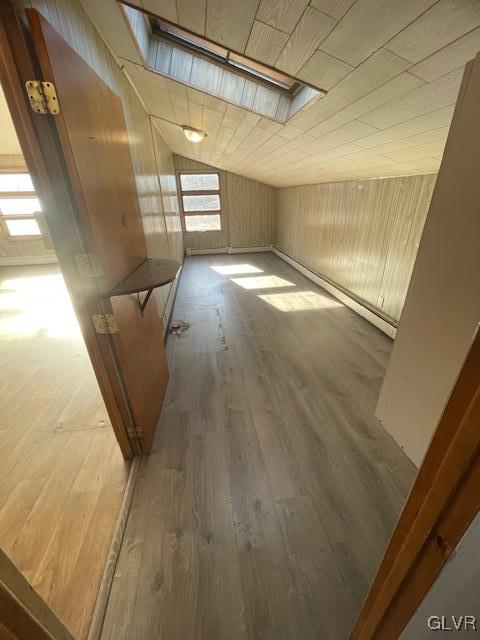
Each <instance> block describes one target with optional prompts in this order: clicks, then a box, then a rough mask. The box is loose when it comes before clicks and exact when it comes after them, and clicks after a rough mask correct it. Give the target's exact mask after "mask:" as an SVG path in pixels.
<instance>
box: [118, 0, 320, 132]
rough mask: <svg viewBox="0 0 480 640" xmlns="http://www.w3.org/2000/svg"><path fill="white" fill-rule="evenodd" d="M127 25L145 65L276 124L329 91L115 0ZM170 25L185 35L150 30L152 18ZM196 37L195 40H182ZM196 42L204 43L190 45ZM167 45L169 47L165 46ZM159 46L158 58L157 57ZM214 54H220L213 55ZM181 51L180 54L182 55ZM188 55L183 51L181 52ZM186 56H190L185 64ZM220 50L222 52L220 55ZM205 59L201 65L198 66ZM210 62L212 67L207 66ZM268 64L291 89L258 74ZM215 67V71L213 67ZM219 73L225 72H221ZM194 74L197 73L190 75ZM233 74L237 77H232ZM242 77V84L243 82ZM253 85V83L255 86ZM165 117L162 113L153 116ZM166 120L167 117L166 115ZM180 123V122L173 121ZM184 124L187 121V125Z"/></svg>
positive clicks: (305, 107)
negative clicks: (244, 66) (247, 68)
mask: <svg viewBox="0 0 480 640" xmlns="http://www.w3.org/2000/svg"><path fill="white" fill-rule="evenodd" d="M116 1H117V3H118V5H119V7H120V9H121V12H122V14H123V17H124V19H125V21H126V23H127V26H128V29H129V31H130V33H131V35H132V38H133V41H134V44H135V47H136V49H137V52H138V55H139V57H140V59H141V60H142V62H143V66H144V68H145V69H146V70H148V71H150V72H152V73H154V74H158V75H160V76H162V77H165V78H168V79H170V80H173V81H175V82H178V83H180V84H183V85H185V86H186V87H190V88H192V89H195V90H196V91H199V92H202V93H205V94H207V95H210V96H213V97H215V98H217V99H219V100H222V101H224V102H227V103H228V104H232V105H234V106H236V107H240V108H241V109H246V110H248V111H250V112H252V113H255V114H258V115H260V116H262V117H264V118H267V119H269V120H272V121H273V122H276V123H279V124H286V123H287V122H289V121H290V119H291V118H293V116H295V115H297V114H298V113H300V112H301V111H304V110H305V109H308V108H310V107H311V106H312V105H313V104H314V103H315V102H316V101H317V100H319V99H321V98H323V97H324V96H325V95H327V91H326V90H324V89H321V88H320V87H318V86H315V85H312V84H311V83H309V82H305V81H304V80H299V79H297V78H295V77H294V76H289V75H288V74H285V73H283V72H282V71H279V70H277V69H275V68H274V67H271V66H269V65H267V64H265V63H263V62H260V61H258V60H255V59H254V58H250V57H248V58H247V57H246V56H244V55H243V54H241V53H238V52H237V51H235V50H234V49H227V48H226V47H223V45H219V44H217V43H216V42H214V41H211V40H209V39H208V38H205V37H204V36H203V35H198V34H196V33H193V32H192V31H190V30H189V29H187V28H184V27H183V26H180V25H177V24H176V23H174V22H172V21H170V20H168V19H166V18H164V17H162V16H160V15H158V14H155V13H153V12H151V11H149V10H147V9H145V8H143V7H139V6H138V5H136V4H135V5H134V4H132V3H131V2H129V1H128V0H116ZM152 18H153V19H154V21H161V22H162V23H164V24H167V25H169V30H171V31H172V32H173V31H175V32H176V33H177V34H180V33H181V34H182V35H184V39H183V40H182V39H181V38H179V39H178V40H177V39H175V40H174V39H173V38H167V37H165V34H164V35H163V36H162V35H161V34H160V35H158V33H153V32H152V27H151V24H152V23H151V19H152ZM187 40H188V41H190V42H192V41H194V42H193V44H190V45H188V44H186V42H187ZM195 42H196V43H197V44H201V45H202V46H203V47H205V49H206V48H208V52H206V51H202V46H198V47H197V46H194V45H195ZM169 49H170V51H169ZM159 51H162V52H161V53H160V58H159V57H158V55H159ZM175 51H177V52H178V55H177V64H176V65H175V66H173V64H172V61H173V56H174V55H175ZM226 51H230V52H231V53H230V57H231V60H232V62H234V63H237V62H238V64H233V63H232V64H227V63H225V60H224V56H225V52H226ZM217 54H218V55H217ZM182 56H183V58H182ZM185 56H186V57H185ZM188 56H189V57H190V58H191V59H192V62H191V63H190V66H189V65H188V62H189V60H188ZM222 56H223V57H222ZM243 61H245V62H248V63H249V65H250V68H251V69H252V67H253V69H252V71H251V72H249V71H244V70H243V69H242V68H241V64H242V62H243ZM202 65H203V66H202ZM208 65H209V66H210V67H211V72H209V71H208ZM258 67H260V69H261V70H266V71H267V72H268V73H269V74H270V77H271V76H272V75H276V76H279V77H280V78H289V79H291V81H292V86H291V89H288V88H287V87H282V86H281V84H282V83H281V81H280V82H279V83H278V82H271V81H268V80H266V79H265V78H263V77H262V71H259V69H258ZM214 68H216V69H217V72H215V71H214ZM222 74H223V76H222ZM193 76H195V77H193ZM235 77H236V78H237V80H235ZM242 82H243V84H242ZM255 87H256V88H255ZM157 117H158V118H160V119H161V120H166V119H165V118H163V117H162V116H157ZM167 121H168V122H170V121H169V120H167ZM171 124H176V125H178V126H183V123H180V122H173V123H171ZM187 126H188V125H187Z"/></svg>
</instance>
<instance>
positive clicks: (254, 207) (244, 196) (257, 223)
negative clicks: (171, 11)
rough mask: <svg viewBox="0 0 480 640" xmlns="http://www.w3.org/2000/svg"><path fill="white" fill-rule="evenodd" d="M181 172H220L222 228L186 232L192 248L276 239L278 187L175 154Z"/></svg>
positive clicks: (258, 243) (256, 243)
mask: <svg viewBox="0 0 480 640" xmlns="http://www.w3.org/2000/svg"><path fill="white" fill-rule="evenodd" d="M175 166H176V169H177V171H202V170H205V171H218V173H219V174H220V190H221V197H222V231H207V232H203V233H186V234H185V246H186V247H188V248H190V249H219V248H223V247H227V246H231V247H259V246H264V245H269V244H271V242H272V225H273V216H274V209H275V189H274V188H273V187H270V186H268V185H266V184H263V183H261V182H257V181H255V180H250V179H249V178H244V177H242V176H239V175H237V174H235V173H230V172H229V171H222V170H219V169H217V168H216V167H211V166H209V165H206V164H203V163H201V162H196V161H195V160H190V159H188V158H184V157H182V156H175Z"/></svg>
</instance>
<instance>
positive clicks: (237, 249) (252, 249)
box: [227, 244, 272, 253]
mask: <svg viewBox="0 0 480 640" xmlns="http://www.w3.org/2000/svg"><path fill="white" fill-rule="evenodd" d="M271 250H272V245H271V244H266V245H262V246H260V247H227V253H261V252H262V251H271Z"/></svg>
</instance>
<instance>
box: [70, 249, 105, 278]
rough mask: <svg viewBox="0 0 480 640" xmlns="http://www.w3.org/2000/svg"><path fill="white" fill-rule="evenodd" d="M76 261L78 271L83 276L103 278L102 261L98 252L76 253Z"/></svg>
mask: <svg viewBox="0 0 480 640" xmlns="http://www.w3.org/2000/svg"><path fill="white" fill-rule="evenodd" d="M75 262H76V265H77V270H78V273H79V274H80V275H81V276H82V277H83V278H101V277H102V276H103V266H102V261H101V260H100V256H99V255H98V253H76V254H75Z"/></svg>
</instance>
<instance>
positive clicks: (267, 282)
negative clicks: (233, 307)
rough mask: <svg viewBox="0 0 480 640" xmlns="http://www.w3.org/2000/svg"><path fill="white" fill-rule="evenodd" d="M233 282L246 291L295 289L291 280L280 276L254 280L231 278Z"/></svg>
mask: <svg viewBox="0 0 480 640" xmlns="http://www.w3.org/2000/svg"><path fill="white" fill-rule="evenodd" d="M231 280H232V282H235V284H238V285H239V286H240V287H243V288H244V289H277V288H279V287H295V286H296V285H295V284H293V282H290V281H289V280H284V279H283V278H279V277H278V276H255V277H252V278H231Z"/></svg>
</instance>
